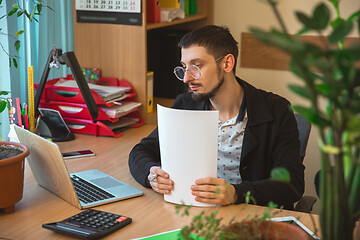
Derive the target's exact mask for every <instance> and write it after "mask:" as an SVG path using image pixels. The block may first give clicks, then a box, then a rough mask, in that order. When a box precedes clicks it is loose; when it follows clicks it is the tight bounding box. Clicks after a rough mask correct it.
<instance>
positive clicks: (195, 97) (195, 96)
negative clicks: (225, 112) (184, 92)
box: [191, 76, 224, 102]
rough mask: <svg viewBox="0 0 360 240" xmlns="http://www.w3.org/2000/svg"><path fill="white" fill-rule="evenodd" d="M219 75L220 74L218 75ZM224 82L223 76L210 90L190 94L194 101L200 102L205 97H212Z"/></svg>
mask: <svg viewBox="0 0 360 240" xmlns="http://www.w3.org/2000/svg"><path fill="white" fill-rule="evenodd" d="M219 77H220V76H219ZM223 83H224V76H223V77H222V78H221V79H220V80H219V82H218V84H217V85H216V86H215V87H214V88H213V89H212V90H211V91H210V92H205V93H196V92H194V93H193V94H192V95H191V96H192V99H193V100H194V101H197V102H200V101H204V100H206V99H209V98H212V97H214V96H215V94H216V93H217V92H218V91H219V89H220V87H221V86H222V85H223Z"/></svg>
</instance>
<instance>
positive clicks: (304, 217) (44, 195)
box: [0, 125, 319, 240]
mask: <svg viewBox="0 0 360 240" xmlns="http://www.w3.org/2000/svg"><path fill="white" fill-rule="evenodd" d="M154 128H155V126H154V125H145V126H142V127H140V128H134V129H129V130H127V131H125V132H124V135H123V136H122V137H120V138H112V137H94V136H91V135H82V134H76V139H75V140H74V141H70V142H63V143H59V146H60V149H61V151H62V152H65V151H75V150H82V149H91V150H93V151H94V152H95V153H96V156H94V157H85V158H78V159H69V160H65V162H66V164H67V167H68V169H69V172H77V171H81V170H88V169H94V168H96V169H99V170H101V171H103V172H105V173H107V174H109V175H111V176H113V177H115V178H117V179H119V180H121V181H123V182H125V183H127V184H130V185H131V186H134V187H136V188H138V189H140V190H141V191H143V192H144V195H143V196H141V197H137V198H133V199H127V200H123V201H119V202H115V203H110V204H106V205H102V206H99V207H96V208H95V209H99V210H103V211H108V212H112V213H117V214H121V215H125V216H129V217H131V218H132V219H133V222H132V223H131V224H130V225H128V226H126V227H125V228H123V229H121V230H118V231H116V232H115V233H113V234H111V235H109V236H108V237H107V238H106V239H133V238H138V237H144V236H148V235H153V234H157V233H160V232H164V231H169V230H174V229H178V228H181V227H183V226H185V224H187V223H189V222H190V221H191V218H190V217H181V216H179V215H177V214H176V212H175V205H174V204H171V203H167V202H165V201H164V199H163V196H162V195H160V194H157V193H155V192H153V191H152V190H150V189H147V188H144V187H142V186H141V185H140V184H138V183H137V182H136V181H135V180H134V179H133V177H132V176H131V174H130V172H129V167H128V155H129V152H130V150H131V149H132V147H133V146H134V145H135V144H136V143H138V142H139V141H140V140H141V138H143V137H144V136H146V135H147V134H149V133H150V132H151V131H152V130H153V129H154ZM24 181H25V182H24V196H23V199H22V200H21V201H20V202H18V203H17V204H16V205H15V212H14V213H11V214H4V213H0V239H36V240H37V239H73V238H71V237H68V236H65V235H60V234H57V233H54V232H52V231H49V230H47V229H44V228H42V224H43V223H49V222H56V221H60V220H63V219H65V218H68V217H70V216H72V215H74V214H77V213H79V212H81V210H79V209H77V208H76V207H74V206H72V205H70V204H69V203H67V202H65V201H64V200H62V199H61V198H59V197H57V196H55V195H54V194H52V193H50V192H49V191H47V190H46V189H44V188H42V187H40V186H39V185H38V184H37V183H36V182H35V180H34V177H33V175H32V172H31V169H30V168H29V165H28V164H26V165H25V180H24ZM264 209H265V208H263V207H259V206H246V205H236V206H226V207H218V208H216V210H218V211H219V214H218V216H222V217H224V220H223V223H224V224H225V223H226V222H227V221H229V220H230V219H231V218H232V217H233V216H236V219H239V220H241V219H244V218H245V217H247V216H248V215H252V216H253V215H255V214H262V212H263V211H264ZM203 210H205V211H206V212H207V213H211V212H212V211H214V210H215V208H200V207H193V208H192V209H191V214H192V215H195V214H198V213H200V212H201V211H203ZM275 211H277V210H275ZM280 216H295V217H298V218H299V219H300V221H301V222H302V223H304V224H305V225H306V226H307V227H308V228H309V229H310V230H312V231H314V226H313V223H312V220H311V217H310V215H309V214H304V213H299V212H293V211H286V210H283V211H282V212H281V213H279V214H276V217H280ZM313 216H314V219H315V220H316V222H318V216H317V215H313ZM317 228H318V229H319V225H318V224H317Z"/></svg>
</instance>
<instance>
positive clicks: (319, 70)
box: [250, 0, 360, 240]
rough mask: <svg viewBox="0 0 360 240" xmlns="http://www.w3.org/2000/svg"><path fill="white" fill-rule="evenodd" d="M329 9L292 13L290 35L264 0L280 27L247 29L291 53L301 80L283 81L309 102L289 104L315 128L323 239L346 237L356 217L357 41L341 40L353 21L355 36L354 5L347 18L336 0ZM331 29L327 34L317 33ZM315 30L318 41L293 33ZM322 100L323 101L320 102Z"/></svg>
mask: <svg viewBox="0 0 360 240" xmlns="http://www.w3.org/2000/svg"><path fill="white" fill-rule="evenodd" d="M328 1H329V2H330V4H331V5H332V6H333V7H334V9H335V14H336V15H335V18H334V19H332V20H331V16H330V10H329V8H328V7H327V5H326V4H324V3H319V4H318V5H317V6H316V7H315V9H314V11H313V12H312V15H310V16H309V15H306V14H305V13H302V12H299V11H297V12H296V17H297V19H298V20H299V21H300V23H301V24H302V25H303V27H302V29H301V30H300V31H299V32H298V34H296V35H290V34H289V33H288V31H287V28H286V26H285V22H284V21H283V19H282V18H281V16H280V13H279V11H278V9H277V1H276V0H266V2H267V3H268V4H269V5H270V6H271V8H272V10H273V12H274V14H275V16H276V18H277V20H278V22H279V24H280V26H281V29H280V30H277V29H272V30H271V31H264V30H261V29H259V28H251V29H250V31H251V32H252V34H253V35H254V36H255V37H256V38H257V39H259V40H261V41H263V42H264V43H267V44H270V45H273V46H275V47H277V48H279V49H281V50H283V51H284V52H286V53H287V54H288V55H289V56H290V57H291V62H290V69H291V71H292V72H293V73H294V74H295V75H296V76H297V77H299V79H301V80H302V85H289V88H290V89H291V90H292V91H293V92H294V93H296V94H297V95H299V96H301V97H303V98H305V99H307V100H308V101H309V102H310V104H311V105H310V107H309V106H293V109H294V111H296V112H298V113H300V114H301V115H302V116H304V118H305V119H307V120H308V121H309V122H311V123H312V124H313V125H316V126H317V127H318V129H319V138H318V139H319V140H318V141H319V148H320V150H321V175H320V225H321V230H322V237H323V239H325V240H327V239H352V236H353V231H354V226H355V222H356V221H357V220H358V219H359V216H360V74H359V73H360V71H359V70H358V69H357V68H356V62H357V61H359V60H360V44H354V45H350V46H345V44H344V39H345V37H346V36H348V35H349V34H350V32H351V31H352V30H353V29H354V28H355V27H356V25H357V30H356V31H357V34H358V36H359V35H360V10H357V11H355V12H354V13H353V14H352V15H350V16H349V17H348V18H347V19H344V18H342V17H341V16H340V11H339V3H340V0H328ZM329 27H330V28H331V33H330V35H329V36H328V37H326V36H324V34H323V32H324V30H325V29H327V28H329ZM309 31H312V32H316V33H317V34H318V36H319V39H320V40H321V43H322V46H321V47H320V46H317V45H314V44H311V43H307V42H303V41H301V40H300V39H299V36H300V35H302V34H304V33H306V32H309ZM323 102H326V104H323Z"/></svg>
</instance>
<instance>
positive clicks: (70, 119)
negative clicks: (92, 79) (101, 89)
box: [35, 75, 144, 137]
mask: <svg viewBox="0 0 360 240" xmlns="http://www.w3.org/2000/svg"><path fill="white" fill-rule="evenodd" d="M62 79H65V80H72V79H73V77H72V75H68V76H66V78H62ZM59 80H60V78H56V79H52V80H48V81H47V82H46V86H45V90H44V93H43V95H42V97H41V102H40V106H41V107H44V108H51V109H55V110H57V111H59V112H60V114H61V116H62V117H63V119H64V120H65V122H67V123H73V124H76V125H77V128H74V127H71V125H70V126H69V129H70V131H72V132H75V133H84V134H91V135H95V136H112V137H120V136H121V135H122V133H121V132H117V131H115V132H113V131H112V130H111V129H110V128H109V127H108V126H106V125H105V124H104V123H103V122H101V121H97V122H96V123H94V122H93V121H92V118H91V115H90V112H89V111H88V109H87V107H86V104H85V101H84V99H83V97H82V95H81V93H80V90H79V89H78V88H70V87H60V86H55V83H56V82H57V81H59ZM97 84H100V85H106V86H121V87H129V88H130V91H128V92H126V94H128V95H129V96H128V97H127V98H126V101H134V100H133V99H132V98H131V97H133V96H135V94H136V93H135V90H134V89H133V88H132V86H131V85H130V84H129V83H128V82H127V81H126V80H124V79H121V80H119V79H117V78H107V77H101V78H100V80H98V81H97ZM35 88H36V89H37V88H38V84H35ZM90 91H91V93H92V95H93V97H94V100H95V103H96V105H105V106H108V107H110V106H113V105H114V103H113V102H110V103H106V102H105V101H104V99H103V98H102V97H101V96H100V95H99V94H98V93H96V92H95V91H93V90H90ZM64 92H71V93H72V94H74V95H71V96H69V95H68V94H63V93H64ZM62 106H64V107H73V108H79V109H81V110H80V111H78V112H75V113H74V112H69V111H66V110H64V108H62ZM98 109H99V116H98V118H97V120H105V121H110V122H116V121H118V120H119V118H120V117H118V118H110V117H109V116H108V115H107V114H106V113H105V112H104V111H103V110H102V109H101V108H100V107H99V106H98ZM139 109H140V107H138V108H136V109H133V111H131V112H130V113H126V115H125V114H124V115H123V116H121V117H124V116H126V117H133V118H137V119H138V122H137V123H136V124H135V125H132V126H131V127H139V126H141V125H143V124H144V122H143V120H142V118H141V116H140V114H139V113H138V112H137V111H138V110H139ZM79 126H81V127H79Z"/></svg>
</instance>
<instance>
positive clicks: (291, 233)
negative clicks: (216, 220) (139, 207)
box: [225, 220, 310, 240]
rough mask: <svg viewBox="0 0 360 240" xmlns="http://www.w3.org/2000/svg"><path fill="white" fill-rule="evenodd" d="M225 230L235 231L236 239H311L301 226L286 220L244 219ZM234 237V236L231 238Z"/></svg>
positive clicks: (228, 231)
mask: <svg viewBox="0 0 360 240" xmlns="http://www.w3.org/2000/svg"><path fill="white" fill-rule="evenodd" d="M225 232H227V233H234V234H236V235H237V236H239V237H238V238H235V239H272V240H288V239H291V240H304V239H310V238H309V236H308V235H307V233H306V232H305V231H304V230H302V229H301V228H299V227H297V226H294V225H291V224H289V223H284V222H274V221H262V222H257V221H250V220H247V221H243V222H236V223H233V224H231V225H229V226H228V227H227V228H226V229H225ZM231 239H233V238H231Z"/></svg>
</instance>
